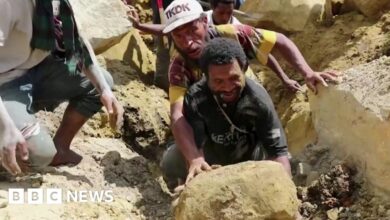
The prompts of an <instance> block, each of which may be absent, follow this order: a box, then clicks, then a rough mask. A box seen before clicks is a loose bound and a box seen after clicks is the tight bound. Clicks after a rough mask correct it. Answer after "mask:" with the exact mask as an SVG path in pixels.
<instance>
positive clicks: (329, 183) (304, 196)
mask: <svg viewBox="0 0 390 220" xmlns="http://www.w3.org/2000/svg"><path fill="white" fill-rule="evenodd" d="M353 175H354V171H352V170H351V169H350V168H349V167H347V166H346V165H337V166H335V167H333V168H332V169H331V170H330V171H329V172H327V173H325V174H322V175H321V176H320V177H319V178H318V180H315V181H314V182H312V184H311V185H310V186H309V187H307V188H306V187H299V188H298V197H299V198H300V199H301V200H302V202H303V205H302V206H301V210H300V212H301V213H302V215H303V216H304V217H310V216H311V215H312V214H314V213H315V212H316V211H317V209H322V210H326V211H329V210H331V209H333V208H338V207H343V206H350V205H351V203H352V195H353V193H354V192H355V189H356V187H357V186H356V184H355V182H354V181H353ZM329 213H330V214H329V215H331V216H333V217H334V215H335V210H333V211H330V212H329Z"/></svg>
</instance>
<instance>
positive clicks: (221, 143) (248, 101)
mask: <svg viewBox="0 0 390 220" xmlns="http://www.w3.org/2000/svg"><path fill="white" fill-rule="evenodd" d="M200 66H201V69H202V71H203V72H204V73H205V76H204V77H203V78H202V79H201V80H200V81H199V82H197V83H195V84H194V85H193V86H192V87H191V88H190V89H189V90H188V91H187V93H186V95H185V97H184V104H183V114H184V117H185V119H186V120H187V121H188V123H189V124H190V126H191V128H192V130H193V135H194V138H195V143H196V147H195V149H193V150H196V151H199V152H201V156H200V159H201V160H202V161H203V163H202V164H201V166H199V167H196V168H195V169H196V170H194V171H192V170H189V172H188V171H187V167H186V160H185V158H184V157H183V155H182V154H181V152H180V150H179V149H178V148H177V147H176V146H175V145H173V146H171V147H170V148H169V149H168V150H167V151H166V153H165V155H164V157H163V160H162V168H163V172H164V174H165V177H166V178H168V179H170V180H175V179H177V178H180V179H183V180H184V179H187V181H189V180H191V179H192V178H193V177H194V176H195V175H196V174H198V173H200V172H202V171H203V170H210V169H211V166H212V165H228V164H234V163H238V162H243V161H248V160H262V159H269V160H274V161H276V162H279V163H281V164H282V166H283V167H284V169H285V170H286V172H287V173H288V174H290V175H291V170H290V163H289V160H288V157H287V153H288V152H287V141H286V137H285V133H284V131H283V128H282V125H281V123H280V120H279V118H278V115H277V113H276V111H275V108H274V105H273V103H272V100H271V98H270V96H269V95H268V93H267V92H266V90H265V89H264V88H263V87H262V86H261V85H260V84H258V83H256V82H255V81H253V80H251V79H249V78H247V77H245V74H244V73H245V70H246V69H247V68H248V60H247V57H246V55H245V53H244V51H243V49H242V47H241V46H240V44H239V43H237V41H234V40H232V39H227V38H216V39H213V40H211V41H209V42H208V44H207V46H206V47H205V48H204V49H203V52H202V55H201V56H200ZM168 182H170V181H168Z"/></svg>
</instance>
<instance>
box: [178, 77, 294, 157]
mask: <svg viewBox="0 0 390 220" xmlns="http://www.w3.org/2000/svg"><path fill="white" fill-rule="evenodd" d="M183 114H184V117H185V118H186V120H187V121H188V123H189V124H190V125H191V127H192V130H193V131H194V137H195V142H196V145H197V147H198V148H203V149H205V148H211V149H212V151H215V152H216V154H217V155H220V157H221V158H220V159H219V161H222V162H224V163H223V164H226V163H236V162H240V161H243V160H248V159H249V158H248V157H247V156H246V155H248V156H249V155H250V154H251V152H253V150H254V148H255V147H256V146H258V143H261V145H262V146H263V147H264V150H265V152H266V153H267V155H268V156H270V157H277V156H284V155H287V141H286V137H285V134H284V132H283V128H282V125H281V123H280V120H279V118H278V115H277V113H276V111H275V108H274V105H273V103H272V100H271V98H270V97H269V95H268V93H267V92H266V91H265V89H264V88H263V87H262V86H261V85H259V84H257V83H255V82H254V81H252V80H250V79H246V85H245V87H244V89H243V91H242V93H241V96H240V98H239V100H238V101H237V102H236V103H235V104H226V103H223V102H222V101H221V100H218V99H217V98H216V97H214V95H213V94H212V92H211V91H210V89H209V88H208V85H207V82H206V80H205V78H203V80H201V81H200V82H198V83H196V84H195V85H193V86H192V87H191V88H190V89H189V90H188V92H187V94H186V96H185V98H184V106H183ZM224 160H226V161H224Z"/></svg>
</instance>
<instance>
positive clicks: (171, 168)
mask: <svg viewBox="0 0 390 220" xmlns="http://www.w3.org/2000/svg"><path fill="white" fill-rule="evenodd" d="M160 166H161V170H162V172H163V175H164V177H165V178H167V179H178V178H181V179H185V178H186V176H187V167H186V162H185V159H184V157H183V156H182V154H181V153H180V151H179V149H178V148H177V147H176V145H175V144H173V145H171V146H170V147H169V148H168V149H167V150H166V151H165V152H164V154H163V157H162V159H161V163H160Z"/></svg>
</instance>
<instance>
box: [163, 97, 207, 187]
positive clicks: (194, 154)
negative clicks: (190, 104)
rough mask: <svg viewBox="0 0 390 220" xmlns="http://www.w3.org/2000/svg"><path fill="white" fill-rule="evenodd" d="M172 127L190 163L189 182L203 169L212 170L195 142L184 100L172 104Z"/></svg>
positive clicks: (182, 151)
mask: <svg viewBox="0 0 390 220" xmlns="http://www.w3.org/2000/svg"><path fill="white" fill-rule="evenodd" d="M171 128H172V133H173V136H174V137H175V141H176V143H177V146H178V148H179V150H180V152H181V153H182V154H183V156H184V158H185V160H186V162H187V164H188V175H187V180H186V183H188V182H189V181H190V180H191V179H192V178H194V177H195V176H196V175H197V174H199V173H201V172H202V171H203V170H210V169H211V168H210V166H209V165H208V164H207V162H206V161H205V158H204V155H203V151H202V150H201V149H198V147H197V146H196V144H195V138H194V133H193V130H192V128H191V126H190V125H189V123H188V122H187V120H186V118H185V117H184V115H183V100H181V101H177V102H176V103H173V104H171Z"/></svg>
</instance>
